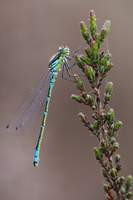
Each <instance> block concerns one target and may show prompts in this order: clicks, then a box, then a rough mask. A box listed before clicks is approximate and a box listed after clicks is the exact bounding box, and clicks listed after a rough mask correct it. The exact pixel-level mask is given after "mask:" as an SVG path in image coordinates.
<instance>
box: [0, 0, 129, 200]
mask: <svg viewBox="0 0 133 200" xmlns="http://www.w3.org/2000/svg"><path fill="white" fill-rule="evenodd" d="M91 9H94V10H95V12H96V16H97V25H98V30H100V29H101V27H102V24H103V23H104V21H105V20H107V19H108V20H110V21H111V23H112V25H111V30H110V33H109V36H108V48H107V42H105V44H104V45H103V49H104V50H105V51H106V50H108V49H109V52H110V53H111V54H112V59H111V61H112V62H113V63H114V68H113V69H112V71H111V72H110V73H109V76H108V77H107V79H106V80H105V81H104V84H103V86H102V87H103V88H104V87H105V83H106V81H112V82H113V84H114V90H113V94H112V96H111V103H110V106H111V107H112V108H114V110H115V117H116V121H117V120H121V121H122V122H123V123H124V124H123V127H122V128H121V129H120V131H119V133H118V134H117V136H116V138H117V141H118V142H119V143H120V149H119V150H118V151H117V153H120V155H121V156H122V166H123V170H122V172H121V173H120V174H121V175H124V176H127V175H128V174H133V173H132V172H133V156H132V150H133V147H132V144H133V131H132V129H133V126H132V125H133V78H132V77H133V64H132V58H133V1H132V0H38V1H36V0H1V1H0V200H9V199H10V200H36V199H37V200H42V199H45V200H81V199H82V200H88V199H98V200H102V199H105V194H104V192H103V191H102V187H103V184H104V183H105V180H104V179H103V178H102V174H101V169H100V166H99V163H98V162H97V161H96V160H95V158H94V155H93V148H94V147H95V146H98V141H97V139H96V138H95V137H94V136H93V137H92V136H91V134H90V133H89V132H88V131H87V129H86V128H85V127H84V126H83V124H82V123H80V121H79V119H78V113H79V112H81V111H83V112H84V113H85V114H86V115H88V116H89V118H90V119H91V112H90V108H89V107H85V106H83V105H81V104H78V103H75V102H73V101H72V100H71V98H70V96H71V94H73V93H75V94H78V91H77V90H76V88H75V86H74V84H72V83H71V82H68V81H64V80H63V79H62V78H61V73H59V75H58V79H57V81H56V83H55V86H54V89H53V92H52V98H51V101H50V107H49V113H48V117H47V123H46V129H45V133H44V138H43V142H42V147H41V154H40V163H39V167H38V168H35V167H33V165H32V162H33V155H34V149H35V146H36V142H37V138H38V134H39V131H40V125H41V120H42V115H43V109H44V106H43V108H42V111H41V113H40V114H39V116H38V118H37V120H36V122H35V123H34V125H33V126H32V128H31V129H30V130H29V131H28V133H27V134H24V135H23V136H19V135H17V134H14V135H9V134H8V133H7V132H6V130H5V126H6V124H7V122H8V120H9V119H10V117H11V116H12V114H13V113H14V112H15V111H16V109H17V108H18V106H19V104H20V103H21V102H22V101H23V100H24V98H25V97H26V96H27V95H28V93H29V92H30V91H31V89H32V88H33V87H34V85H35V83H36V81H37V80H38V78H39V77H40V76H41V74H42V73H43V71H44V70H45V69H46V68H47V65H48V62H49V59H50V58H51V56H52V55H53V54H54V53H56V52H58V47H59V46H60V45H64V44H65V45H68V46H69V48H70V50H71V51H70V55H73V53H74V52H75V51H76V50H77V49H78V48H80V51H81V52H82V53H83V49H84V45H85V43H84V41H83V39H82V38H81V34H80V31H79V22H80V21H81V20H84V21H85V22H86V24H87V25H89V23H88V16H89V14H88V13H89V10H91ZM85 46H87V45H85ZM72 63H73V62H71V63H70V64H72ZM71 73H72V74H74V73H80V71H79V70H78V68H77V67H74V69H72V70H71ZM87 91H88V92H91V89H90V88H89V87H88V89H87ZM101 92H102V91H101ZM91 121H92V120H91Z"/></svg>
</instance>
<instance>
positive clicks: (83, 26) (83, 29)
mask: <svg viewBox="0 0 133 200" xmlns="http://www.w3.org/2000/svg"><path fill="white" fill-rule="evenodd" d="M80 31H81V34H82V36H83V38H84V39H85V40H86V42H87V43H88V44H90V34H89V32H88V28H87V27H86V24H85V22H83V21H81V22H80Z"/></svg>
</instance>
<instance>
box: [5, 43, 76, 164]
mask: <svg viewBox="0 0 133 200" xmlns="http://www.w3.org/2000/svg"><path fill="white" fill-rule="evenodd" d="M68 55H69V48H68V47H66V46H63V47H59V52H58V53H57V54H56V55H54V56H53V57H52V58H51V59H50V61H49V65H48V69H46V71H45V72H44V73H43V74H42V76H41V77H40V79H39V81H38V82H37V83H36V85H35V87H34V88H33V90H32V91H31V93H30V94H29V95H28V97H27V98H26V99H25V100H24V102H23V103H22V104H21V105H20V107H19V109H18V110H17V112H16V113H15V115H14V116H13V117H12V118H11V120H10V121H9V123H8V125H7V126H6V129H7V131H8V132H9V133H11V134H13V133H16V132H19V131H21V132H22V133H25V132H27V130H28V129H29V128H30V127H31V126H32V124H33V123H34V121H35V119H36V117H37V115H38V113H39V111H40V109H41V107H42V104H43V102H44V99H45V95H46V91H47V83H48V81H49V80H50V81H49V89H48V94H47V99H46V105H45V109H44V115H43V120H42V125H41V130H40V134H39V137H38V142H37V145H36V148H35V154H34V161H33V165H34V166H38V163H39V152H40V146H41V141H42V137H43V132H44V128H45V123H46V117H47V113H48V106H49V101H50V97H51V91H52V88H53V85H54V82H55V80H56V78H57V74H58V71H59V69H60V67H61V65H63V69H62V77H63V73H64V68H66V70H67V73H68V75H69V76H71V75H70V72H69V69H70V68H71V67H72V66H73V65H72V66H71V67H70V66H69V64H68V62H67V59H68V60H72V59H73V58H74V57H75V55H76V54H74V55H73V57H70V56H68ZM63 78H64V77H63Z"/></svg>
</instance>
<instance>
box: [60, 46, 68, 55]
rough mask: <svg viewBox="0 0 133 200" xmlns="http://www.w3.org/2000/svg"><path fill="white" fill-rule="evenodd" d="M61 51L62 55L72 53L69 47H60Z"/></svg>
mask: <svg viewBox="0 0 133 200" xmlns="http://www.w3.org/2000/svg"><path fill="white" fill-rule="evenodd" d="M59 51H60V53H62V54H67V55H68V54H69V53H70V50H69V48H68V47H67V46H65V45H64V46H62V47H59Z"/></svg>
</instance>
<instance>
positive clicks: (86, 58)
mask: <svg viewBox="0 0 133 200" xmlns="http://www.w3.org/2000/svg"><path fill="white" fill-rule="evenodd" d="M80 58H81V60H82V61H84V62H85V63H86V64H87V65H89V66H92V65H93V62H92V61H91V60H90V59H89V58H88V57H86V56H84V55H82V56H80Z"/></svg>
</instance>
